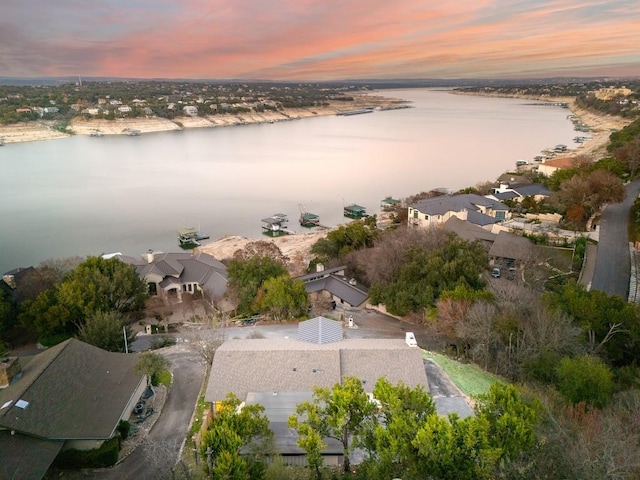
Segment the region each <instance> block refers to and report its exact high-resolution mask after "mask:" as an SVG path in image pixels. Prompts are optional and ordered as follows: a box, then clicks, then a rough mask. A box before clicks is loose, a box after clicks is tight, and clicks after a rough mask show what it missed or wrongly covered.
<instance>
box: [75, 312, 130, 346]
mask: <svg viewBox="0 0 640 480" xmlns="http://www.w3.org/2000/svg"><path fill="white" fill-rule="evenodd" d="M123 328H124V330H123ZM125 335H126V340H125ZM78 338H79V339H80V340H82V341H83V342H87V343H90V344H91V345H95V346H96V347H99V348H102V349H104V350H107V351H109V352H124V351H125V341H126V342H131V341H132V340H133V339H134V336H133V335H132V333H131V329H130V328H129V327H128V326H125V318H124V316H123V315H122V314H121V313H119V312H97V313H94V314H93V315H91V316H90V317H89V318H87V321H86V322H85V323H84V325H82V326H81V327H80V330H79V332H78Z"/></svg>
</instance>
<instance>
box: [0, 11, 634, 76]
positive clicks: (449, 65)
mask: <svg viewBox="0 0 640 480" xmlns="http://www.w3.org/2000/svg"><path fill="white" fill-rule="evenodd" d="M610 3H611V2H605V1H598V0H586V1H582V2H581V1H578V0H549V1H544V2H540V1H535V2H534V1H530V2H527V1H522V2H519V3H516V4H512V5H510V4H501V3H497V4H496V3H495V2H492V1H488V0H482V1H479V2H473V3H472V2H450V4H443V3H442V2H435V1H429V0H423V1H420V0H398V1H396V2H389V1H388V0H352V1H350V2H337V1H335V0H324V1H320V0H302V1H301V0H279V1H276V0H235V1H234V0H186V1H180V0H158V1H151V0H130V1H124V0H109V1H107V2H100V4H97V3H94V2H92V3H90V4H87V3H86V2H78V1H73V0H63V1H61V2H55V8H54V6H53V5H52V4H51V3H50V2H46V3H45V2H43V3H42V8H41V9H33V10H31V13H32V15H31V17H29V15H28V12H27V10H26V9H25V8H24V7H20V6H17V4H16V5H11V6H10V7H9V8H8V9H7V14H5V15H4V19H1V20H0V59H1V60H0V67H2V68H3V70H6V72H8V73H5V74H14V75H18V74H23V75H24V74H42V73H44V72H46V74H49V75H69V74H72V75H73V74H83V75H111V76H135V77H192V78H197V77H199V78H248V79H250V78H265V79H267V78H273V79H292V80H295V79H302V80H317V79H320V80H321V79H332V78H365V77H371V78H374V77H380V78H385V77H386V78H389V77H396V78H398V77H474V76H517V75H519V74H523V73H526V74H540V75H542V74H543V73H544V72H545V71H547V70H548V69H551V68H553V69H555V70H557V69H567V68H568V69H571V68H573V69H576V71H588V68H589V67H590V66H592V67H593V68H601V66H602V65H606V64H608V65H614V64H619V65H622V66H623V67H624V66H625V64H626V65H628V64H629V62H632V63H634V64H635V65H636V66H638V65H640V54H639V53H638V52H637V48H636V49H635V51H634V50H633V49H632V47H633V46H634V45H639V44H640V31H639V30H640V29H638V28H637V25H638V24H639V23H640V13H638V12H637V11H636V10H639V9H636V8H633V6H632V5H630V4H625V3H624V2H620V3H618V4H616V5H610ZM34 12H35V15H36V18H34V15H33V13H34ZM38 16H39V17H40V19H41V20H44V19H50V20H51V22H50V24H47V23H42V22H35V23H34V21H36V20H38V18H37V17H38ZM26 19H29V20H30V22H26ZM5 27H11V28H8V29H6V28H5ZM9 32H11V33H9ZM5 67H6V68H5ZM639 68H640V67H639ZM21 72H22V73H21ZM38 72H40V73H38Z"/></svg>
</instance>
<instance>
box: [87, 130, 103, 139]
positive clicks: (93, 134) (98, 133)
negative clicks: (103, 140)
mask: <svg viewBox="0 0 640 480" xmlns="http://www.w3.org/2000/svg"><path fill="white" fill-rule="evenodd" d="M89 136H90V137H104V133H102V130H99V129H97V128H96V129H95V130H92V131H91V133H90V134H89Z"/></svg>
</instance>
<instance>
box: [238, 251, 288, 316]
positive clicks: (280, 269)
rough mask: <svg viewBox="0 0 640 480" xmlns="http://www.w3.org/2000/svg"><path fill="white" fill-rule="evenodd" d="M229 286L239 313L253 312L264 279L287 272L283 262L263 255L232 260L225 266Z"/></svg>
mask: <svg viewBox="0 0 640 480" xmlns="http://www.w3.org/2000/svg"><path fill="white" fill-rule="evenodd" d="M227 275H228V277H229V287H230V288H231V289H232V291H233V292H234V293H235V295H236V297H237V304H238V306H237V309H238V312H239V313H243V314H250V313H254V311H255V310H254V308H255V306H256V305H255V303H256V299H257V297H258V292H259V290H260V288H261V287H262V286H263V284H264V283H265V281H267V280H268V279H270V278H276V277H281V276H283V275H288V274H287V269H286V268H285V266H284V264H283V263H282V262H280V261H278V260H276V259H273V258H271V257H269V256H265V255H256V256H252V257H250V258H247V259H242V260H240V259H238V260H232V261H231V262H229V266H228V268H227Z"/></svg>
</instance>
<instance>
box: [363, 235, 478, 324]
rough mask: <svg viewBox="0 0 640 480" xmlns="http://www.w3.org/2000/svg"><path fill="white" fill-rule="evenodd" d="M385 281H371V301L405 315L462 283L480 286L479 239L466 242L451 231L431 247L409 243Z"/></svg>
mask: <svg viewBox="0 0 640 480" xmlns="http://www.w3.org/2000/svg"><path fill="white" fill-rule="evenodd" d="M401 262H402V263H400V264H399V265H398V266H397V268H396V269H395V271H394V272H393V273H392V275H391V279H390V280H389V281H381V282H379V283H374V284H373V285H372V287H371V290H370V296H371V301H372V302H373V303H383V304H385V306H386V307H387V309H388V310H389V312H391V313H393V314H395V315H406V314H408V313H410V312H423V311H424V310H425V309H426V308H428V307H431V306H434V305H435V303H436V301H437V299H438V298H439V297H440V295H442V294H443V293H444V292H446V291H449V290H455V289H456V287H458V286H466V287H469V288H471V289H473V290H481V289H482V288H484V286H485V282H484V280H483V279H482V276H481V273H482V272H483V271H484V270H485V269H486V266H487V263H488V260H487V254H486V251H485V249H484V248H483V246H482V245H481V244H480V243H479V242H474V243H470V242H467V241H464V240H462V239H460V238H459V237H457V236H455V235H453V234H451V235H447V237H446V241H445V242H444V243H443V244H441V245H438V246H436V247H435V248H431V249H427V248H425V247H423V246H422V245H409V246H407V247H406V250H405V251H404V253H403V254H402V260H401Z"/></svg>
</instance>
